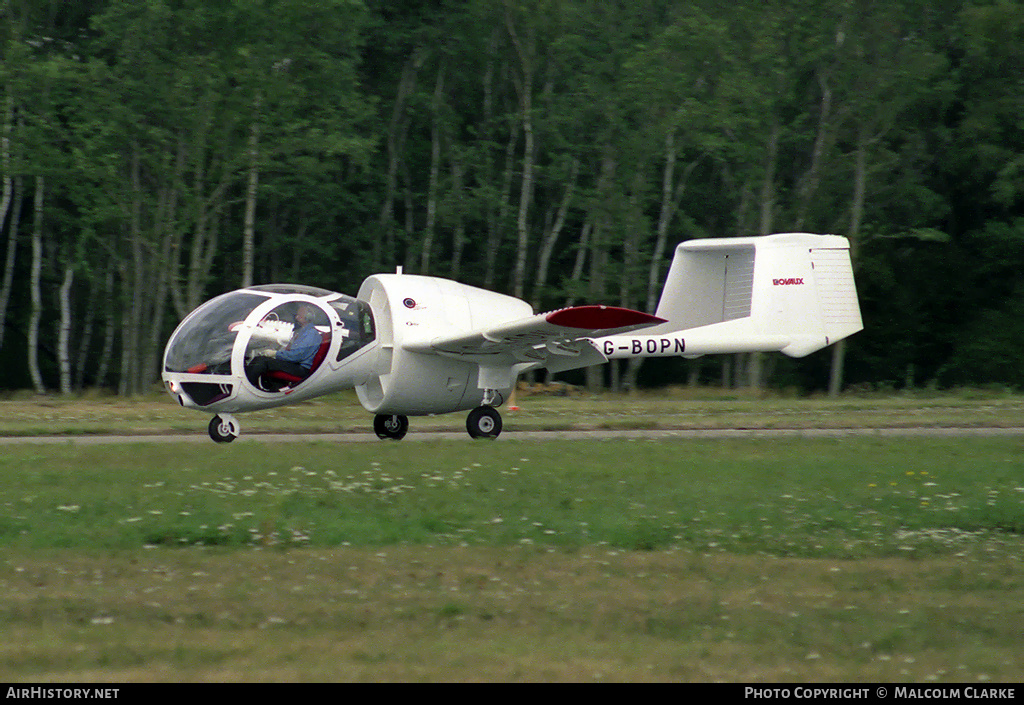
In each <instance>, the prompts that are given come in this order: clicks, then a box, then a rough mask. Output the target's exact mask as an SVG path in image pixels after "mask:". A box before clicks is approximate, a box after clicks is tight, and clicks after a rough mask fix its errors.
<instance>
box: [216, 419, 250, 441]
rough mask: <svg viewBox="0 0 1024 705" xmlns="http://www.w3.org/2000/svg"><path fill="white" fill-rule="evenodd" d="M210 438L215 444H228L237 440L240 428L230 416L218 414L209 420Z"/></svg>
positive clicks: (236, 421)
mask: <svg viewBox="0 0 1024 705" xmlns="http://www.w3.org/2000/svg"><path fill="white" fill-rule="evenodd" d="M209 430H210V438H212V439H213V440H215V441H216V442H217V443H230V442H231V441H233V440H235V439H236V438H238V434H239V433H241V431H242V428H241V426H239V424H238V420H237V419H236V418H235V417H234V416H232V415H231V414H218V415H217V416H214V417H213V418H212V419H210V428H209Z"/></svg>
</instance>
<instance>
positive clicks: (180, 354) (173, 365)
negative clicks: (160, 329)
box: [164, 292, 267, 375]
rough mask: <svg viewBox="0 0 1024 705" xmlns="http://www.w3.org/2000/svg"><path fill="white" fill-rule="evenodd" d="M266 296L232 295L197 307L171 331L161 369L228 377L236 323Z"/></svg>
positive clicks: (236, 330) (264, 299)
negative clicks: (172, 332) (171, 334)
mask: <svg viewBox="0 0 1024 705" xmlns="http://www.w3.org/2000/svg"><path fill="white" fill-rule="evenodd" d="M266 300H267V297H266V296H260V295H258V294H248V293H243V292H233V293H230V294H223V295H222V296H218V297H217V298H215V299H212V300H210V301H208V302H207V303H205V304H203V305H202V306H200V307H199V308H197V309H196V310H195V311H194V312H193V314H192V315H191V316H189V317H188V318H187V319H185V322H184V323H182V324H181V325H180V326H179V327H178V330H176V331H175V332H174V335H173V336H172V337H171V340H170V342H169V343H168V344H167V355H166V358H165V360H164V368H165V369H166V370H167V371H168V372H188V373H192V374H225V375H226V374H231V349H232V347H233V346H234V343H235V338H236V337H237V335H238V328H239V324H241V323H242V321H244V320H245V318H246V316H248V315H249V314H250V313H251V312H252V310H253V309H254V308H256V307H257V306H259V305H260V304H261V303H263V302H264V301H266Z"/></svg>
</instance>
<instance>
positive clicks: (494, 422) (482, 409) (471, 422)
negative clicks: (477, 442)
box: [466, 406, 501, 438]
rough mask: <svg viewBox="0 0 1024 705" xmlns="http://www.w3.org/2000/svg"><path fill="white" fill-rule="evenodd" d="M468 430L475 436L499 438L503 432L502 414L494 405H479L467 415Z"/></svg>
mask: <svg viewBox="0 0 1024 705" xmlns="http://www.w3.org/2000/svg"><path fill="white" fill-rule="evenodd" d="M466 430H467V431H469V435H470V436H472V437H473V438H497V437H498V434H500V433H501V414H499V413H498V411H497V410H496V409H495V408H494V407H493V406H478V407H477V408H475V409H473V410H472V411H471V412H469V416H468V417H466Z"/></svg>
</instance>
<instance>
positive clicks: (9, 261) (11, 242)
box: [0, 176, 24, 348]
mask: <svg viewBox="0 0 1024 705" xmlns="http://www.w3.org/2000/svg"><path fill="white" fill-rule="evenodd" d="M14 182H15V185H14V208H13V210H12V212H11V222H10V225H9V226H8V230H7V253H6V255H5V256H4V281H3V285H2V286H0V348H2V347H3V344H4V330H5V328H6V325H5V321H6V320H7V304H8V302H9V301H10V300H11V289H12V288H13V286H14V263H15V254H16V252H17V249H18V228H19V226H20V223H21V201H22V196H23V193H24V186H23V183H24V182H23V181H22V178H21V177H20V176H18V177H15V179H14ZM0 232H2V231H0Z"/></svg>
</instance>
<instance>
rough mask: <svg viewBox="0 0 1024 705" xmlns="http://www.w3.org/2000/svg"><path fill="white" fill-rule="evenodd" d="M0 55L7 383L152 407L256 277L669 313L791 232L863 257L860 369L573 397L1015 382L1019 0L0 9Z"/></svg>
mask: <svg viewBox="0 0 1024 705" xmlns="http://www.w3.org/2000/svg"><path fill="white" fill-rule="evenodd" d="M0 57H2V65H0V131H2V132H0V177H2V194H0V256H2V258H3V259H2V260H0V266H2V272H0V276H2V281H0V365H2V366H0V369H2V370H3V372H2V373H0V389H18V388H28V389H32V388H34V389H35V390H36V391H39V392H43V391H59V392H64V393H67V392H72V391H74V390H77V389H83V388H97V387H103V388H109V389H112V390H115V391H117V392H118V393H120V394H134V393H139V392H142V391H148V390H149V389H150V388H151V387H152V385H153V384H154V383H155V382H157V381H158V380H159V365H160V356H161V353H162V350H163V345H164V343H165V341H166V339H167V337H168V335H169V334H170V332H171V331H172V330H173V328H174V326H175V325H176V324H177V322H178V321H179V320H180V319H181V318H182V317H183V316H185V315H186V314H187V313H188V311H189V310H191V309H192V308H193V307H194V306H196V305H198V304H199V303H201V302H202V301H203V300H205V299H206V298H208V297H210V296H212V295H215V294H218V293H221V292H223V291H227V290H231V289H235V288H238V287H240V286H242V285H245V284H249V283H265V282H270V281H295V282H301V283H307V284H312V285H316V286H321V287H325V288H330V289H335V290H338V291H343V292H347V293H355V291H356V289H357V288H358V285H359V283H360V282H361V281H362V279H363V278H364V277H366V276H367V275H369V274H372V273H374V272H379V271H389V270H393V268H394V267H395V266H396V265H402V266H404V268H405V271H407V272H413V273H424V274H432V275H438V276H446V277H452V278H456V279H459V280H461V281H465V282H467V283H470V284H474V285H478V286H483V287H487V288H492V289H496V290H500V291H503V292H506V293H510V294H513V295H516V296H520V297H523V298H525V299H527V300H529V301H530V302H531V303H533V304H534V306H535V307H536V308H537V309H538V310H546V309H551V308H557V307H560V306H563V305H566V304H571V303H577V302H587V303H610V304H616V305H623V306H628V307H632V308H639V309H645V310H653V307H654V305H655V303H656V298H657V295H658V293H659V292H660V285H661V282H662V279H663V277H664V275H665V272H666V268H667V263H668V261H669V258H670V257H671V254H672V250H673V248H674V245H675V244H676V243H677V242H679V241H682V240H687V239H690V238H702V237H729V236H739V235H757V234H766V233H771V232H789V231H808V232H820V233H834V234H840V235H845V236H847V237H849V238H850V239H851V241H852V243H853V252H854V263H855V269H856V277H857V283H858V287H859V293H860V298H861V305H862V309H863V313H864V319H865V330H864V331H863V332H861V333H859V334H858V335H856V336H854V337H853V338H851V339H850V340H849V341H848V344H847V345H846V346H845V348H838V349H836V350H831V349H830V350H825V351H822V352H819V353H816V354H815V355H812V356H810V357H808V358H806V359H804V360H789V359H788V358H783V357H781V356H778V357H776V356H728V357H724V356H723V357H722V358H717V359H716V358H702V359H699V360H695V361H684V360H673V361H669V362H660V363H657V364H656V363H655V361H648V362H647V363H645V364H644V365H643V366H642V367H629V366H625V365H622V366H619V365H608V366H605V368H604V369H605V371H603V372H601V373H600V374H598V373H591V374H590V375H589V380H588V381H589V383H590V384H592V385H598V384H606V385H611V386H613V387H630V386H633V385H637V384H640V385H658V384H668V383H674V384H678V383H685V382H687V381H689V382H701V383H714V384H726V385H745V384H754V385H767V386H774V387H791V388H798V389H801V390H815V389H826V388H829V387H830V385H831V390H832V391H833V392H835V391H837V390H839V389H840V388H841V387H843V386H844V385H846V386H849V385H856V386H858V387H859V388H877V387H882V388H904V387H924V386H933V387H948V386H958V385H1001V386H1009V387H1015V388H1016V387H1024V279H1022V271H1024V6H1022V4H1021V3H1020V2H1017V1H1015V0H960V1H955V0H948V1H944V0H756V1H754V0H731V1H730V2H723V1H722V0H691V1H687V2H680V1H670V0H432V1H431V0H74V1H63V0H0ZM844 361H845V366H843V365H842V363H843V362H844Z"/></svg>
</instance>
